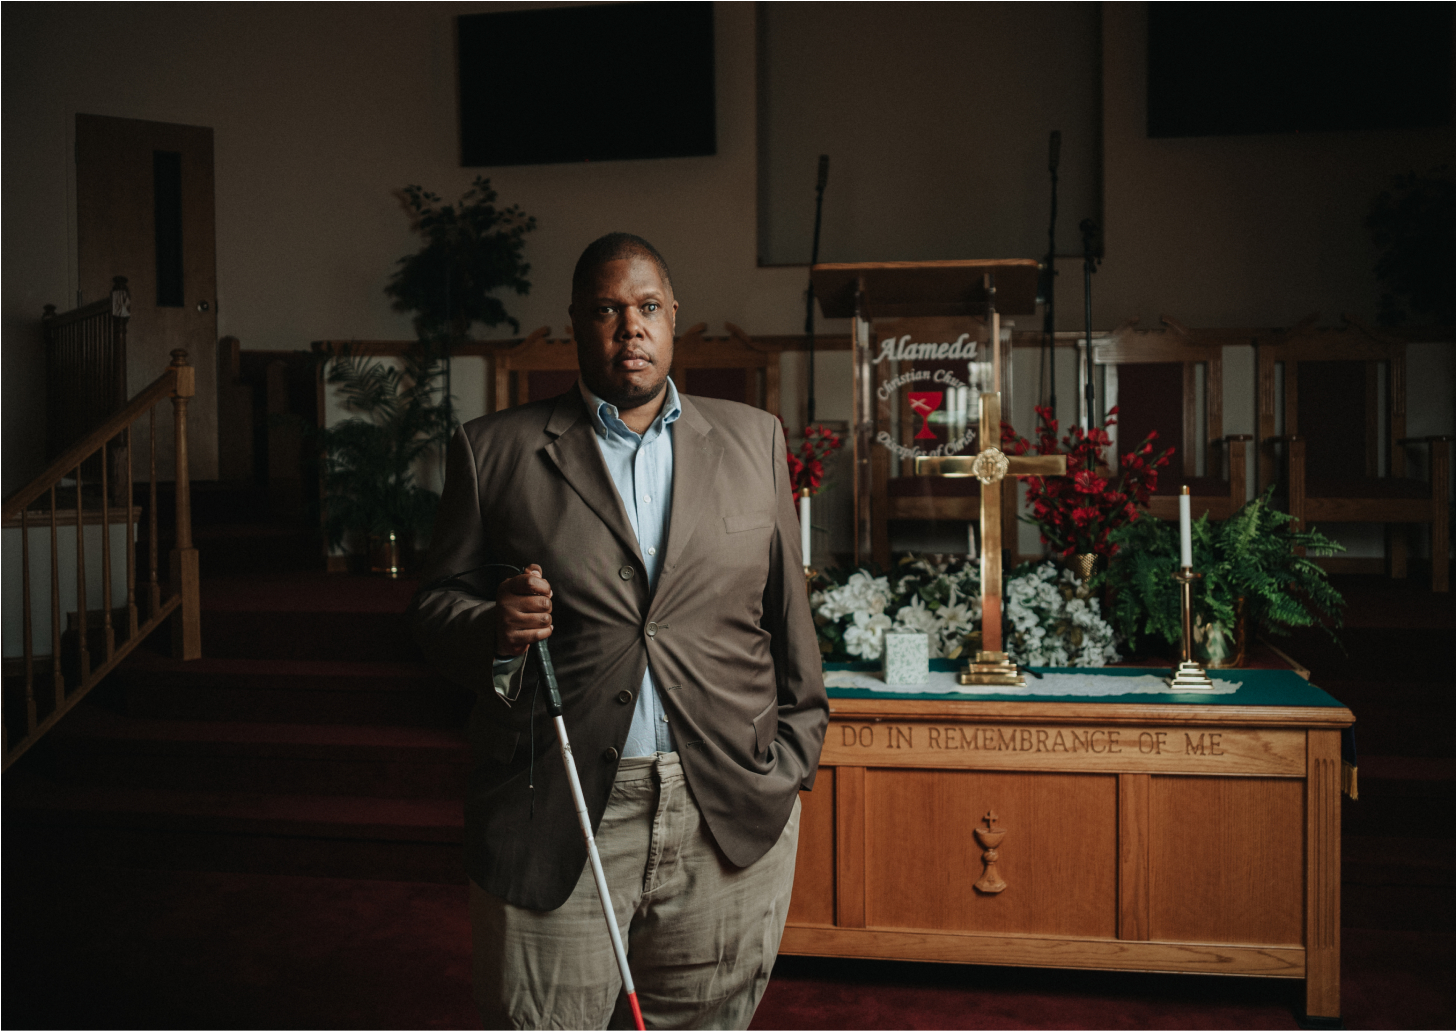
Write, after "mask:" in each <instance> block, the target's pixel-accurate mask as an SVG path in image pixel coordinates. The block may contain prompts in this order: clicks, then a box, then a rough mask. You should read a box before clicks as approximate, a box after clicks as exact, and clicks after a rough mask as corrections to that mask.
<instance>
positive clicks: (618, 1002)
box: [470, 753, 799, 1029]
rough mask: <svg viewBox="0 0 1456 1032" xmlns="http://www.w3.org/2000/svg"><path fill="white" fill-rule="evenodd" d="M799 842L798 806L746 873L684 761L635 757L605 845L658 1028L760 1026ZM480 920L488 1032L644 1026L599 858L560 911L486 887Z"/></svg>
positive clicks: (632, 958) (638, 979)
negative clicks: (713, 824)
mask: <svg viewBox="0 0 1456 1032" xmlns="http://www.w3.org/2000/svg"><path fill="white" fill-rule="evenodd" d="M748 805H752V804H751V802H750V803H748ZM798 840H799V804H798V803H797V802H795V804H794V811H793V814H792V815H791V816H790V818H789V823H788V824H787V825H786V826H785V827H784V831H783V834H782V835H780V836H779V840H778V842H777V843H775V844H774V846H773V848H772V849H770V850H769V851H768V853H767V854H765V855H764V856H763V857H762V858H760V859H759V860H758V862H757V863H754V864H753V865H751V866H749V867H746V868H738V867H735V866H733V864H732V863H730V862H729V861H728V860H727V859H726V858H725V857H724V856H723V854H722V853H721V852H720V851H719V850H718V846H717V844H716V843H715V842H714V841H713V837H712V835H711V833H710V832H709V831H708V826H707V824H706V823H705V822H704V821H703V818H702V815H701V814H700V813H699V812H698V806H697V803H696V802H695V801H694V799H693V795H692V792H691V790H690V789H689V788H688V784H687V781H686V780H685V779H684V777H683V772H682V765H681V764H680V763H679V762H678V756H677V753H658V754H656V755H655V756H644V757H634V758H632V759H626V760H623V761H622V762H621V766H620V767H619V768H618V770H617V778H616V782H615V784H613V786H612V795H611V798H610V800H609V801H608V802H607V809H606V813H605V814H604V815H603V817H602V822H601V826H600V827H599V828H598V830H597V849H598V850H599V851H600V853H601V858H602V867H603V869H604V870H605V871H606V875H607V885H608V887H609V888H610V890H611V893H612V906H613V909H614V910H615V911H616V914H617V923H618V925H619V926H620V928H621V929H622V937H623V939H624V941H625V943H626V946H627V954H628V961H629V963H630V965H631V968H632V979H633V981H634V982H635V983H636V986H637V998H638V1001H639V1002H640V1003H641V1005H642V1014H643V1017H644V1018H645V1020H646V1023H647V1027H648V1028H747V1027H748V1022H749V1020H750V1019H752V1017H753V1012H754V1010H755V1008H757V1007H758V1001H759V998H760V997H762V996H763V991H764V989H765V988H766V987H767V985H768V977H769V973H770V971H772V970H773V965H774V959H775V958H776V957H777V955H778V949H779V939H780V938H781V937H782V935H783V931H784V919H785V917H786V916H787V914H788V909H789V895H790V893H791V891H792V889H793V883H794V858H795V855H796V852H797V849H798ZM470 922H471V930H472V937H473V939H474V953H475V959H474V969H475V970H474V975H475V1002H476V1006H478V1007H479V1008H480V1016H481V1020H482V1022H483V1023H484V1025H485V1027H486V1028H580V1029H587V1028H608V1027H611V1028H631V1027H632V1017H631V1012H630V1010H629V1009H628V1007H627V1003H626V997H625V996H624V995H623V994H622V992H621V988H622V979H621V976H620V974H619V973H618V971H617V962H616V957H615V955H614V954H613V952H612V943H611V939H610V938H609V937H608V935H607V926H606V919H605V918H604V917H603V916H602V908H601V902H600V900H599V898H598V896H597V888H596V882H595V881H594V880H593V879H592V872H591V865H590V864H588V865H587V866H586V868H585V869H584V870H583V871H582V875H581V879H580V880H579V881H578V882H577V883H576V888H575V889H574V890H573V891H572V894H571V897H570V898H569V899H568V900H567V901H566V903H565V904H564V905H563V906H562V907H561V908H559V909H557V910H551V911H539V910H527V909H525V908H522V907H516V906H512V905H511V904H509V903H506V902H505V901H504V900H501V899H498V898H497V897H495V896H492V895H491V894H490V893H488V892H486V891H484V890H483V889H481V888H480V887H479V886H477V885H475V884H474V883H473V882H472V883H471V886H470Z"/></svg>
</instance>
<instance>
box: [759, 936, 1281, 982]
mask: <svg viewBox="0 0 1456 1032" xmlns="http://www.w3.org/2000/svg"><path fill="white" fill-rule="evenodd" d="M779 952H780V953H787V954H803V955H807V956H820V957H863V958H865V959H871V960H919V961H932V962H938V963H950V964H995V965H1003V966H1025V967H1059V968H1090V969H1093V970H1103V971H1180V972H1190V973H1202V974H1218V975H1260V976H1263V977H1266V978H1303V977H1304V950H1302V949H1299V948H1298V947H1279V946H1242V945H1223V944H1210V943H1170V942H1146V943H1145V942H1125V941H1122V940H1119V939H1068V938H1065V937H1061V938H1053V937H1043V936H1033V935H977V934H974V933H957V932H935V931H900V930H894V931H891V930H888V929H885V930H881V929H863V930H861V929H849V928H842V927H841V928H826V927H823V926H813V925H789V926H788V927H787V928H785V929H784V937H783V941H782V943H781V944H780V946H779Z"/></svg>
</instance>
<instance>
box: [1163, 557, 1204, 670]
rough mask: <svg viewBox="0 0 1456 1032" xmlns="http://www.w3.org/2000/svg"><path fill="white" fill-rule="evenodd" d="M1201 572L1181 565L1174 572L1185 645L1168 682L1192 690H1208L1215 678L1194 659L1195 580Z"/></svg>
mask: <svg viewBox="0 0 1456 1032" xmlns="http://www.w3.org/2000/svg"><path fill="white" fill-rule="evenodd" d="M1202 576H1203V574H1201V573H1194V572H1193V567H1191V566H1183V567H1179V569H1178V572H1177V573H1175V574H1173V579H1174V580H1175V581H1177V582H1178V584H1179V587H1180V589H1181V590H1180V592H1179V593H1180V595H1181V596H1182V604H1183V647H1182V652H1181V658H1182V662H1180V663H1179V664H1178V669H1177V670H1175V671H1173V676H1172V677H1169V678H1167V682H1168V684H1169V685H1170V686H1171V687H1173V688H1187V689H1189V690H1190V691H1208V690H1209V689H1210V688H1212V687H1213V680H1212V679H1211V678H1210V677H1209V676H1208V674H1207V673H1206V672H1205V671H1204V669H1203V667H1201V666H1199V665H1198V664H1197V663H1196V662H1194V660H1193V582H1194V581H1195V580H1198V579H1199V578H1200V577H1202Z"/></svg>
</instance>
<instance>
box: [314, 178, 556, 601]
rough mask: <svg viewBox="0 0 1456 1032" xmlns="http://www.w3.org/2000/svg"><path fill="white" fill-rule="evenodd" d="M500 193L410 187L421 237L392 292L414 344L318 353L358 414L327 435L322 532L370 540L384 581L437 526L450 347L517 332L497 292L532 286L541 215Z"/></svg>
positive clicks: (479, 181)
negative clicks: (437, 459) (377, 352)
mask: <svg viewBox="0 0 1456 1032" xmlns="http://www.w3.org/2000/svg"><path fill="white" fill-rule="evenodd" d="M496 199H497V195H496V192H495V191H494V190H492V189H491V186H490V180H488V179H485V178H483V177H477V178H476V179H475V181H474V182H473V183H472V184H471V187H470V189H469V190H467V191H466V192H465V194H464V195H463V196H462V197H461V198H460V200H459V201H458V202H456V203H454V204H445V203H442V201H441V198H440V197H439V196H438V195H437V194H434V193H431V192H430V191H428V190H425V189H424V188H423V187H420V186H407V187H405V188H404V190H403V191H402V192H401V201H402V203H403V205H404V207H405V210H406V212H407V213H408V214H409V216H410V220H411V223H412V226H413V228H414V229H415V231H416V232H418V233H419V234H420V235H421V236H423V237H424V239H425V243H424V246H423V247H422V248H421V249H420V250H419V251H417V252H416V253H414V254H411V255H406V256H405V257H403V258H401V259H400V260H399V262H398V268H397V269H396V270H395V272H394V274H393V275H392V276H391V277H390V280H389V283H388V285H387V286H386V287H385V293H386V294H387V295H388V296H389V297H390V298H392V299H393V301H394V308H395V309H396V310H397V311H401V312H410V313H412V315H413V322H414V328H415V334H416V340H415V342H414V343H413V344H412V345H411V347H410V348H409V349H408V350H407V351H406V353H405V354H404V355H403V356H401V357H400V358H399V359H398V360H391V359H385V358H381V357H379V356H371V355H369V354H366V353H363V352H360V351H358V350H356V349H352V348H349V347H347V346H346V347H342V348H338V349H335V350H334V351H331V352H328V353H326V354H324V355H323V356H321V358H322V360H323V361H324V362H326V363H327V375H326V381H327V382H328V383H329V385H331V386H332V387H334V388H336V389H337V392H338V397H339V398H340V400H341V401H342V402H343V405H344V407H345V408H346V409H347V410H348V411H349V412H350V413H351V416H350V418H348V419H346V420H344V421H343V422H340V423H338V424H336V425H334V426H330V427H327V428H325V429H324V430H322V431H321V432H320V435H321V438H322V442H321V443H322V445H323V451H324V459H323V495H324V532H325V534H326V536H327V537H328V540H329V544H330V546H331V547H334V548H337V547H339V546H340V545H342V544H344V543H345V542H346V541H348V542H349V543H351V544H353V545H354V547H355V549H356V551H357V550H358V548H359V546H361V545H366V544H367V548H368V553H369V556H370V566H371V568H372V569H373V570H374V571H375V572H379V573H385V574H386V575H388V576H398V574H399V572H400V569H401V566H402V564H403V563H404V562H405V561H407V559H408V557H409V555H410V554H411V553H412V552H413V551H414V548H415V546H416V545H417V544H418V543H419V541H420V540H421V539H422V538H423V537H424V536H425V535H426V534H428V533H429V530H430V527H431V526H432V524H433V522H434V515H435V508H436V506H437V504H438V502H439V495H438V493H437V492H435V491H434V490H432V489H431V488H429V487H427V486H425V484H424V483H422V482H421V464H422V461H423V460H425V459H427V458H428V457H429V456H431V455H432V454H435V453H443V451H444V449H445V446H446V445H447V444H448V442H449V438H450V435H451V433H453V431H454V429H455V425H456V420H455V416H454V407H453V399H452V397H451V392H450V356H451V354H452V352H453V351H454V349H455V347H456V346H457V345H459V344H461V343H463V342H465V341H467V340H469V339H470V332H471V328H472V327H473V326H475V325H476V324H477V323H478V324H481V325H484V326H487V327H493V326H499V325H501V324H509V325H510V326H511V328H512V329H513V330H518V329H519V328H520V324H519V323H518V322H517V321H516V320H515V319H514V318H512V317H511V315H510V313H508V312H507V311H506V308H505V304H504V302H503V301H502V300H501V299H500V297H498V296H497V294H498V293H499V292H500V291H502V290H510V291H514V292H515V293H516V294H525V293H527V292H529V291H530V289H531V284H530V281H529V280H528V279H527V278H526V277H527V274H528V273H529V272H530V270H531V267H530V265H528V264H527V263H526V262H525V260H524V258H523V249H524V246H525V235H526V234H527V233H528V232H530V231H531V230H533V229H534V228H535V226H536V220H535V219H534V218H532V217H530V216H527V215H526V214H525V213H524V212H522V211H521V209H520V208H519V207H517V206H515V205H511V206H508V207H498V206H497V205H496Z"/></svg>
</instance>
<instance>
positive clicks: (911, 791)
mask: <svg viewBox="0 0 1456 1032" xmlns="http://www.w3.org/2000/svg"><path fill="white" fill-rule="evenodd" d="M864 799H865V826H866V828H867V830H868V832H869V833H868V835H867V836H866V842H865V861H864V872H865V873H864V886H865V889H864V896H865V924H866V925H867V926H868V927H871V928H921V929H936V930H945V931H977V932H1011V933H1020V934H1032V933H1040V934H1057V935H1069V936H1105V937H1108V938H1111V937H1113V936H1115V935H1116V934H1117V778H1116V777H1115V776H1113V775H1102V774H1027V773H988V772H980V771H960V770H893V769H883V768H871V769H869V770H868V771H866V776H865V788H864ZM992 810H994V811H995V813H996V815H997V817H998V819H999V824H998V826H999V827H1000V828H1002V829H1004V830H1006V832H1007V834H1006V837H1005V839H1004V840H1003V841H1002V843H1001V845H1000V848H999V850H998V852H999V859H998V861H997V865H996V869H997V871H998V873H999V874H1000V875H1001V877H1002V879H1003V880H1004V881H1005V882H1006V886H1007V887H1006V889H1005V890H1004V891H1002V892H1000V893H994V894H987V893H982V892H980V891H978V890H977V889H975V888H974V887H973V886H974V883H975V882H976V880H977V879H979V878H980V877H981V874H982V873H983V871H984V866H983V864H982V850H981V848H980V847H979V845H978V844H977V843H976V840H975V838H974V835H973V829H974V828H976V827H978V826H979V827H982V828H984V827H985V825H984V824H983V823H981V818H982V817H984V816H985V814H986V813H987V812H988V811H992ZM842 923H843V922H842V921H841V924H842Z"/></svg>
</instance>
